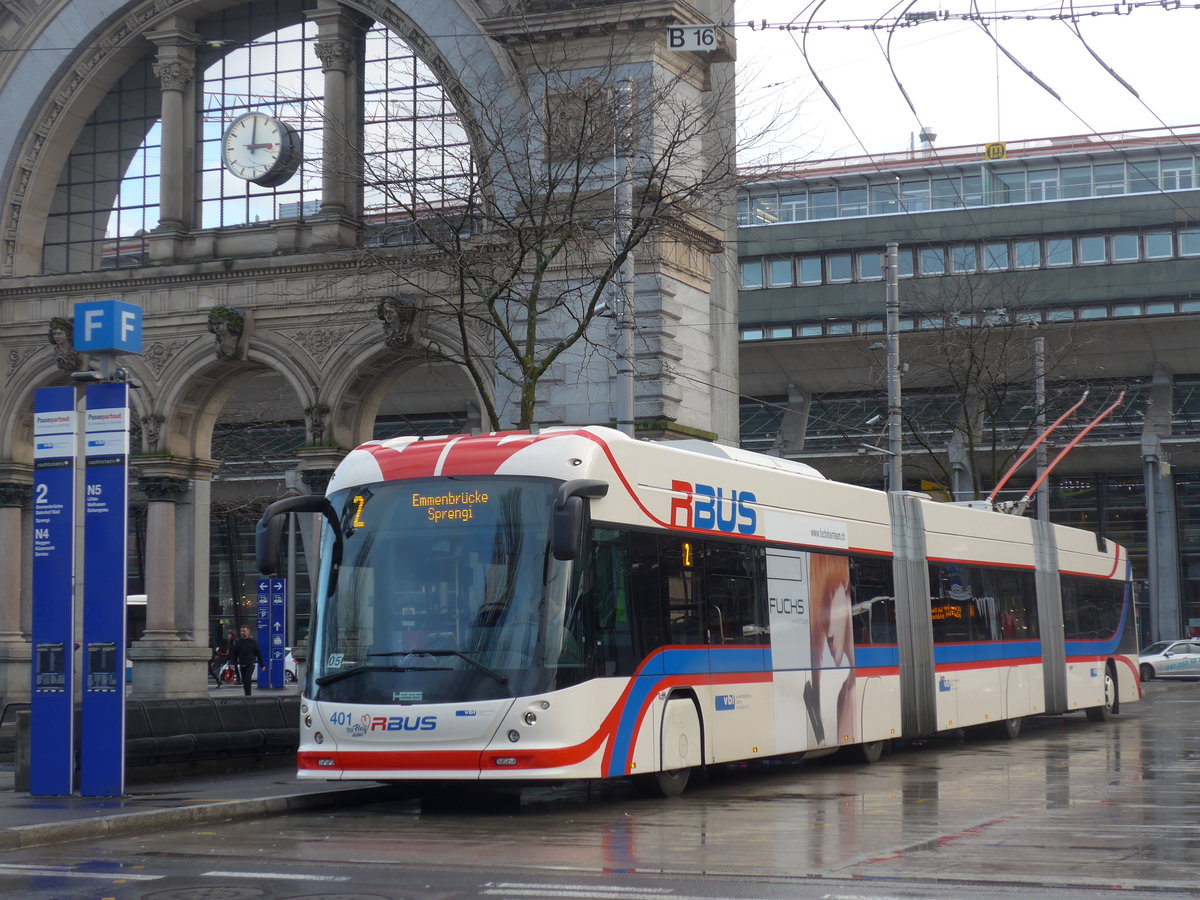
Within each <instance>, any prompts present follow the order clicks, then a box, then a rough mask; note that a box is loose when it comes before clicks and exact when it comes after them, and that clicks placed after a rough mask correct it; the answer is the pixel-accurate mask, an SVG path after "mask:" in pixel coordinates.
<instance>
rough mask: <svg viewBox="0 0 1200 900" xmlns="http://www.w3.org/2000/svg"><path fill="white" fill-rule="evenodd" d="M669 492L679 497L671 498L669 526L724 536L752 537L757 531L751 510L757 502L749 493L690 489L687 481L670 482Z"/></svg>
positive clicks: (705, 487)
mask: <svg viewBox="0 0 1200 900" xmlns="http://www.w3.org/2000/svg"><path fill="white" fill-rule="evenodd" d="M671 490H673V491H678V492H680V493H681V494H683V496H682V497H672V498H671V524H672V525H675V526H679V525H682V526H683V527H685V528H701V529H704V530H706V531H723V532H725V533H726V534H735V533H736V534H754V531H755V529H756V528H757V527H758V514H757V513H756V512H755V510H754V507H753V506H751V504H752V503H754V501H755V500H756V499H757V498H756V497H755V496H754V494H753V493H751V492H750V491H735V490H728V491H726V490H725V489H724V488H715V487H713V486H712V485H708V484H696V485H695V486H693V485H692V484H691V483H689V482H687V481H672V482H671ZM681 520H682V521H681Z"/></svg>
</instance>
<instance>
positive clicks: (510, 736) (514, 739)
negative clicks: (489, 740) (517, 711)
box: [508, 728, 521, 744]
mask: <svg viewBox="0 0 1200 900" xmlns="http://www.w3.org/2000/svg"><path fill="white" fill-rule="evenodd" d="M508 739H509V740H510V741H512V742H513V743H514V744H515V743H516V742H517V741H519V740H520V739H521V735H520V734H519V733H518V732H517V730H516V729H515V728H514V729H512V730H511V731H510V732H509V733H508Z"/></svg>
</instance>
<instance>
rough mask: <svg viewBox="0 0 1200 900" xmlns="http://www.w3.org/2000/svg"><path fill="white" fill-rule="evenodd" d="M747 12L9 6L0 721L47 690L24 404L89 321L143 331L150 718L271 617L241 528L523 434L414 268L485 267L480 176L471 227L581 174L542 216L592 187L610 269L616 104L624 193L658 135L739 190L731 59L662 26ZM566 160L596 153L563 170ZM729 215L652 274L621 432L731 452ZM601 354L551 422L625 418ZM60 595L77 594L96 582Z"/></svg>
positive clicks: (138, 574)
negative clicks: (374, 477) (106, 317)
mask: <svg viewBox="0 0 1200 900" xmlns="http://www.w3.org/2000/svg"><path fill="white" fill-rule="evenodd" d="M731 7H732V3H731V2H726V0H695V2H683V0H650V2H646V0H639V2H636V3H632V2H622V0H531V2H512V0H444V2H436V3H433V2H428V0H348V2H345V3H341V2H335V0H265V2H255V3H242V2H237V0H229V2H227V0H220V2H215V3H214V2H208V0H87V2H64V3H38V2H30V3H13V4H5V5H4V6H3V8H0V46H2V47H3V49H5V50H7V51H12V52H5V53H2V54H0V173H2V177H0V209H3V215H2V216H0V360H3V365H4V368H3V370H2V371H0V556H2V557H3V559H4V563H3V564H0V698H4V699H21V698H22V697H23V696H28V692H29V679H30V628H31V609H32V603H33V598H32V588H31V576H30V566H29V564H28V563H29V560H30V559H31V553H32V533H33V529H32V519H33V506H34V498H33V496H32V491H31V485H32V483H33V478H34V476H33V472H34V459H33V450H32V443H33V442H32V411H33V405H34V396H35V392H36V391H37V389H38V388H41V387H47V386H58V385H67V384H71V383H72V378H71V376H72V374H73V373H76V372H80V371H85V372H86V371H89V369H90V367H91V366H92V364H93V362H94V361H89V360H88V359H87V358H86V355H84V354H80V353H77V352H76V351H75V348H74V342H73V330H72V329H73V325H74V323H73V322H72V310H73V309H74V308H75V305H76V304H77V303H80V302H86V301H94V300H111V299H119V300H122V301H125V302H128V303H132V304H135V305H137V306H139V307H141V309H142V310H143V341H144V347H143V353H142V354H141V355H140V356H128V357H123V358H122V359H121V360H120V363H121V365H122V366H123V367H124V368H125V369H126V370H127V371H128V374H129V377H130V378H131V380H132V381H134V382H136V384H137V385H138V386H137V388H136V389H135V390H133V391H132V392H131V397H132V406H133V409H132V415H131V419H132V423H131V424H132V429H131V430H132V444H133V457H132V459H131V469H132V473H133V479H132V480H133V484H132V488H133V490H132V494H131V498H132V509H131V512H132V520H133V525H132V527H131V540H130V578H129V592H130V593H131V594H145V595H146V597H147V599H146V604H145V606H144V622H139V623H138V626H139V627H138V628H137V630H136V632H135V633H134V634H133V637H134V638H135V640H134V641H133V645H132V646H131V647H130V650H129V655H130V658H131V659H133V660H134V672H135V676H134V690H135V692H137V693H141V694H144V695H146V696H166V697H182V696H192V695H196V694H198V693H200V692H203V690H204V688H205V681H206V679H205V664H206V663H207V661H208V659H209V655H210V652H211V650H210V648H211V647H212V646H213V645H214V644H215V643H218V642H219V641H220V635H221V634H222V633H223V632H224V631H225V630H226V629H227V628H229V627H232V626H234V625H236V624H240V623H241V622H246V621H250V622H252V621H254V618H255V613H254V602H255V587H256V582H257V578H258V573H257V572H256V571H254V567H253V560H252V539H251V532H252V525H253V522H254V520H255V519H256V518H257V517H258V515H259V514H260V513H261V510H262V508H263V506H264V505H265V503H266V502H269V501H270V500H272V499H275V498H278V497H280V496H285V495H287V494H289V493H296V492H308V491H320V490H323V489H324V485H325V483H326V482H327V479H328V477H329V475H330V473H331V471H332V468H333V467H334V466H335V465H336V463H337V462H338V460H339V459H340V458H341V456H342V455H343V454H344V453H345V452H346V451H347V450H349V449H350V448H351V447H353V446H355V445H356V444H358V443H360V442H362V441H364V440H369V439H371V438H373V437H385V436H394V435H400V434H428V433H439V434H444V433H447V432H457V431H462V430H466V429H471V428H477V427H486V426H487V425H488V424H489V423H488V419H487V417H486V416H485V415H484V406H485V400H486V399H487V395H489V394H490V395H491V396H493V397H495V398H497V405H498V417H499V419H500V425H501V427H505V426H507V425H511V423H512V422H513V421H514V420H515V418H516V412H515V400H514V395H513V392H511V391H510V390H509V385H510V384H511V381H510V376H511V375H512V372H511V371H506V370H504V365H503V363H501V362H496V363H495V364H494V366H493V368H492V369H491V370H487V371H484V372H483V377H482V379H479V378H473V377H472V375H471V374H470V373H468V371H467V370H466V369H465V367H464V366H463V365H460V364H457V363H456V362H455V361H454V360H455V358H456V357H455V354H456V352H458V353H459V358H461V351H463V350H464V349H470V350H471V351H473V352H476V353H477V358H483V359H485V360H486V359H489V358H492V357H498V356H499V354H497V353H495V347H494V345H493V343H492V340H493V339H492V336H491V335H490V334H489V333H488V332H487V331H486V329H481V328H477V327H471V326H470V325H468V327H466V328H465V329H464V328H460V327H458V326H457V325H456V323H455V322H453V321H451V320H448V319H446V318H445V317H442V318H440V319H439V318H435V317H434V315H433V314H432V310H433V308H434V307H435V306H436V305H437V303H438V300H437V298H439V297H440V298H446V297H448V296H457V294H455V289H456V287H457V282H455V281H454V280H453V279H451V278H450V276H449V275H448V272H449V271H450V270H449V269H448V268H447V260H446V256H445V254H442V255H441V256H439V257H437V258H435V257H434V256H432V255H430V254H429V252H428V248H427V247H425V248H424V250H423V242H427V239H428V238H430V236H431V235H433V234H435V232H436V235H437V236H439V237H441V238H444V239H446V240H450V241H453V240H457V241H460V242H461V245H462V247H463V248H464V252H471V250H472V248H474V247H480V246H482V247H483V248H485V249H486V250H489V251H491V252H495V251H496V249H497V248H496V246H494V245H493V244H492V243H489V236H488V233H487V229H486V228H485V227H483V226H481V225H480V222H481V221H482V219H483V218H485V217H482V216H476V215H475V213H476V212H477V211H478V210H479V209H482V208H483V207H482V206H480V207H475V208H472V207H471V204H470V203H469V202H464V197H463V194H464V192H465V191H469V188H470V186H471V185H478V184H481V183H485V181H486V184H487V185H488V190H489V193H488V196H487V197H486V199H479V203H480V204H487V206H486V209H487V210H489V211H493V212H494V211H496V210H500V211H501V212H507V213H509V214H511V215H517V214H519V213H520V211H521V210H524V209H528V208H529V205H530V204H531V203H534V204H536V202H538V196H537V190H531V189H530V188H529V187H528V185H527V184H525V183H523V182H522V181H521V179H520V178H518V177H517V173H518V172H519V171H520V170H521V167H522V166H526V170H527V173H542V176H543V178H544V172H545V171H546V170H550V169H551V168H555V170H556V171H560V172H562V171H575V172H576V173H577V174H579V173H583V174H581V175H579V177H578V178H577V179H576V182H571V181H570V179H566V180H563V181H560V182H558V184H557V185H556V186H555V187H554V188H553V190H555V191H560V190H561V191H566V190H567V189H568V188H570V187H572V186H575V187H578V188H579V189H581V190H586V191H590V194H589V195H588V196H589V197H591V198H593V202H597V203H598V202H600V200H601V199H602V200H603V201H604V202H606V203H608V204H609V207H608V209H607V211H605V210H601V209H599V208H597V209H595V210H593V213H594V214H593V215H591V216H590V218H589V217H585V218H583V219H580V221H591V222H593V223H594V225H593V230H594V235H595V236H596V238H597V240H598V241H600V243H603V241H602V240H601V239H602V238H603V237H604V225H605V223H607V227H608V232H610V233H615V230H616V226H615V223H616V222H617V221H618V216H617V214H616V211H615V210H614V209H613V208H612V207H611V203H612V200H611V198H612V195H613V193H614V191H613V189H612V186H611V184H609V185H608V186H607V187H605V185H604V184H602V183H601V182H602V181H603V178H604V177H605V174H604V173H605V172H607V173H608V176H607V177H609V178H615V177H616V176H615V173H617V172H618V171H619V170H618V168H617V165H616V163H615V162H608V163H606V160H611V158H612V157H613V156H614V155H615V154H614V150H615V144H616V136H615V127H614V123H615V122H617V121H618V118H617V115H616V113H615V112H614V111H613V109H612V106H613V103H612V98H613V97H614V96H615V94H616V93H618V88H619V85H620V84H621V83H623V82H624V83H628V84H630V85H632V90H631V92H632V94H633V99H632V100H631V102H630V104H629V105H630V107H631V109H632V111H631V113H630V118H629V121H633V122H636V123H637V127H636V128H635V129H634V131H635V134H634V135H633V136H632V137H631V138H630V141H629V142H628V144H629V146H628V147H627V148H626V153H627V154H628V155H629V156H630V158H632V159H633V162H632V163H631V164H630V165H631V167H632V168H633V169H634V171H635V173H637V172H640V171H641V169H639V166H640V165H642V164H643V163H644V161H645V160H647V159H650V158H652V157H654V156H655V154H656V153H658V152H659V150H661V149H662V146H663V143H664V142H665V141H666V140H668V137H667V136H668V135H669V134H672V129H671V127H669V126H668V124H667V121H666V119H665V118H664V117H665V116H667V115H668V112H667V110H669V109H672V110H675V111H676V112H677V113H680V112H681V111H689V113H688V114H689V115H691V116H692V119H691V122H690V124H689V127H688V128H687V129H683V130H680V129H678V128H677V129H675V130H674V132H673V134H674V137H673V138H671V140H675V141H676V142H677V143H676V145H675V146H674V148H673V149H674V151H676V153H677V156H678V158H684V159H686V160H687V165H689V166H691V167H692V168H691V171H693V172H707V173H708V174H709V175H710V176H712V177H713V178H714V181H713V183H714V184H715V183H717V182H718V181H719V182H720V183H721V184H723V185H726V186H727V185H728V184H729V182H730V178H731V177H732V164H733V163H732V159H733V157H732V150H731V146H730V144H731V141H732V138H731V137H730V136H729V135H730V132H731V129H730V128H728V127H726V126H728V125H729V124H730V123H731V122H732V116H733V110H732V93H731V88H732V83H733V78H732V59H733V53H732V35H730V34H727V33H724V32H722V33H721V34H720V36H719V40H718V46H717V48H716V50H715V51H713V52H706V53H703V54H679V53H669V52H666V48H665V44H666V41H667V26H669V25H678V24H685V25H686V24H697V23H704V22H722V21H729V19H730V8H731ZM651 97H657V98H658V99H659V100H661V104H660V105H657V106H655V105H652V104H651V103H650V102H649V99H648V98H651ZM588 104H595V108H592V109H589V108H588ZM606 110H607V111H606ZM248 115H250V116H252V118H250V119H245V120H244V127H242V128H241V130H240V131H236V134H237V135H240V136H241V137H240V138H238V139H236V140H233V141H232V143H230V141H229V135H231V134H235V132H234V131H230V128H231V126H232V125H234V123H235V122H239V121H243V117H245V116H248ZM605 123H607V126H606V125H605ZM676 124H678V122H676ZM605 127H607V128H608V129H609V131H607V132H605V131H604V128H605ZM284 134H286V135H287V137H288V140H287V141H284V140H283V139H282V138H281V137H280V135H284ZM589 136H590V137H589ZM572 141H574V142H575V145H576V146H586V147H587V149H588V153H589V154H590V155H589V156H588V157H587V158H583V157H573V156H570V155H565V154H564V153H563V152H562V151H561V147H563V146H566V145H568V144H570V142H572ZM285 144H287V145H288V146H287V147H286V152H284V149H285V148H284V145H285ZM231 154H233V155H232V156H231ZM660 155H661V154H660ZM576 161H578V162H579V165H578V166H575V165H574V163H575V162H576ZM260 163H261V171H259V169H260ZM606 165H607V169H606V168H605V166H606ZM723 167H724V168H723ZM486 179H490V180H486ZM684 180H686V179H684ZM543 183H544V181H543ZM679 184H680V182H677V181H672V182H670V183H669V184H668V183H666V182H664V181H662V180H661V179H660V181H659V182H658V183H656V190H657V191H658V193H655V194H654V195H653V196H651V195H650V194H649V193H648V192H646V191H643V192H641V193H640V194H636V195H635V196H637V198H638V203H639V204H640V205H639V207H638V208H639V209H642V208H645V207H646V206H647V205H654V204H655V203H656V202H658V201H661V200H662V198H663V196H666V195H667V194H668V193H669V192H670V191H671V190H675V189H677V188H678V187H679ZM580 186H581V187H580ZM522 190H524V191H525V192H526V193H525V194H524V195H523V196H522V194H521V192H522ZM728 194H729V192H728V190H724V191H723V192H722V193H721V194H720V195H719V196H718V195H716V194H714V195H713V196H712V197H711V198H710V200H709V202H698V203H697V204H696V205H695V206H694V208H689V209H688V211H687V217H686V222H685V221H683V220H682V219H677V220H676V222H675V227H673V228H672V229H669V230H665V231H663V232H662V233H659V232H656V233H655V234H654V235H653V236H652V237H651V238H650V239H648V240H647V241H646V242H645V243H644V244H642V245H640V246H639V248H638V249H637V251H636V253H635V270H634V274H633V287H632V297H633V304H634V307H635V309H636V312H637V317H638V321H639V323H640V328H639V342H638V344H637V346H636V356H637V358H636V365H637V374H638V376H639V377H638V380H637V386H636V397H635V410H634V412H635V417H636V420H637V423H638V426H639V427H643V426H644V427H645V428H646V429H647V430H648V431H649V432H652V433H657V434H672V433H679V434H682V435H687V436H689V437H694V436H697V435H703V436H709V437H715V438H721V439H724V440H727V441H736V438H737V428H738V413H737V404H736V400H735V399H734V398H735V397H736V379H737V334H736V326H735V324H734V323H735V321H736V304H737V284H736V275H735V273H736V251H735V241H734V240H733V236H734V229H735V224H734V214H733V208H732V197H731V196H728ZM555 196H558V195H557V194H556V195H555ZM474 199H478V198H474ZM455 204H459V206H455ZM547 208H549V207H547ZM493 221H495V218H494V217H493ZM439 229H440V230H439ZM511 235H512V231H511V230H510V232H509V236H510V237H511ZM610 236H611V234H610ZM446 240H444V241H443V245H445V243H446ZM580 246H583V243H582V242H581V243H580ZM605 246H607V245H605ZM585 249H586V248H585ZM591 249H593V250H595V249H596V248H591ZM422 252H424V253H425V254H426V255H425V256H424V257H422V256H421V254H422ZM611 255H612V254H611V252H609V253H608V254H607V255H605V254H599V253H594V254H593V256H592V257H585V256H583V255H581V254H576V255H572V256H570V257H569V258H568V259H566V260H565V261H558V262H555V263H554V265H553V266H552V267H550V268H549V270H548V271H546V272H542V273H540V274H541V276H542V281H541V282H540V283H541V284H542V285H549V284H556V285H564V284H565V285H581V284H584V285H585V284H587V283H588V282H589V279H595V277H596V271H597V267H598V263H597V259H598V258H601V257H604V258H611ZM422 260H424V262H422ZM524 276H525V273H522V274H521V275H520V276H519V277H518V278H517V279H516V282H514V283H515V284H517V287H516V288H515V289H514V292H513V296H512V298H511V299H512V301H513V302H514V304H515V301H516V299H517V298H518V297H519V296H520V295H521V290H522V287H521V285H522V284H524V282H523V281H522V279H523V278H524ZM518 282H519V283H518ZM559 296H568V294H566V293H562V292H560V294H559ZM580 296H583V294H582V293H580ZM469 299H470V295H469V292H468V301H469ZM503 301H504V298H502V305H503ZM554 315H555V316H557V318H554V316H552V317H551V324H552V326H553V328H557V329H559V331H554V330H553V328H552V329H551V331H549V332H547V333H545V334H544V335H543V337H544V339H547V340H550V341H551V342H552V341H553V340H556V339H557V338H558V336H559V335H560V334H561V333H563V331H564V330H565V329H569V328H570V327H571V326H572V324H573V323H575V322H577V321H578V319H579V317H580V315H581V311H580V309H575V308H571V307H570V305H569V303H567V304H564V305H563V306H561V308H559V309H558V310H556V311H555V312H554ZM711 323H720V324H718V325H717V326H715V327H714V326H712V324H711ZM588 327H589V328H590V329H591V330H590V331H589V332H588V335H587V337H588V339H587V340H586V341H585V342H584V343H582V344H581V345H580V347H581V348H585V349H580V350H577V351H576V352H574V353H566V354H564V355H563V356H562V357H561V359H560V361H559V363H558V364H556V365H555V366H554V367H552V368H551V369H549V370H548V371H547V372H546V373H545V375H544V376H543V381H542V382H541V387H542V388H543V391H544V393H543V394H542V400H543V405H542V407H541V408H540V409H539V410H538V418H537V423H538V424H541V425H552V424H557V423H561V422H568V423H578V422H595V421H600V422H609V421H612V419H613V417H614V412H613V402H612V396H613V390H612V382H613V380H614V360H613V354H612V349H611V348H612V344H613V336H612V333H611V332H612V327H613V326H612V320H611V318H597V319H596V320H595V321H594V322H590V321H589V326H588ZM464 335H465V336H464ZM438 351H444V352H438ZM308 538H309V535H308V533H307V532H306V531H305V530H304V529H302V528H301V529H300V530H299V533H298V534H296V536H295V540H294V542H293V543H294V545H295V550H296V554H295V555H296V556H298V557H299V558H300V560H302V559H303V556H304V554H303V550H304V545H305V542H306V541H307V540H308ZM297 566H298V567H297V568H296V569H294V570H293V571H294V572H295V574H296V575H297V576H299V577H297V578H294V579H292V587H293V588H297V589H298V591H297V594H296V595H295V596H294V597H293V598H292V600H293V607H292V608H293V610H294V612H295V618H296V620H295V621H294V622H293V623H292V630H291V633H290V635H289V637H291V638H295V639H302V638H303V633H304V622H303V617H304V612H305V603H306V602H307V598H306V589H307V585H306V581H305V579H304V577H303V575H304V572H303V564H302V562H300V563H298V564H297ZM76 574H77V578H76V584H77V586H78V585H79V584H81V583H82V579H85V578H86V577H87V576H86V573H84V572H77V573H76ZM139 615H140V614H139Z"/></svg>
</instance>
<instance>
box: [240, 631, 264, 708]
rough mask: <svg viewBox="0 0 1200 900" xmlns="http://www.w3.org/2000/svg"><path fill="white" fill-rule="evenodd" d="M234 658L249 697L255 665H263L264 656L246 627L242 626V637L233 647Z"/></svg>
mask: <svg viewBox="0 0 1200 900" xmlns="http://www.w3.org/2000/svg"><path fill="white" fill-rule="evenodd" d="M233 657H234V659H235V660H236V661H237V668H238V672H239V673H240V674H241V677H242V690H244V691H245V692H246V696H247V697H249V696H250V679H251V678H253V677H254V666H255V664H257V665H260V666H261V665H263V655H262V651H261V650H260V649H259V648H258V641H256V640H255V639H254V638H252V637H250V629H249V628H248V627H246V626H245V625H243V626H242V636H241V637H240V638H238V640H237V643H236V644H235V645H234V647H233Z"/></svg>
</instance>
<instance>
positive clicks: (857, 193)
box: [838, 187, 867, 217]
mask: <svg viewBox="0 0 1200 900" xmlns="http://www.w3.org/2000/svg"><path fill="white" fill-rule="evenodd" d="M838 211H839V212H840V214H841V215H842V216H843V217H846V216H865V215H866V214H867V189H866V188H865V187H857V188H842V190H841V191H840V192H839V194H838Z"/></svg>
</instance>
